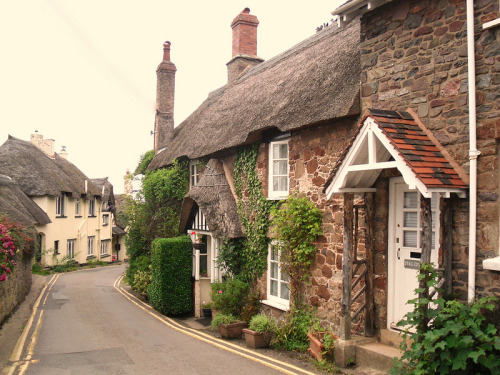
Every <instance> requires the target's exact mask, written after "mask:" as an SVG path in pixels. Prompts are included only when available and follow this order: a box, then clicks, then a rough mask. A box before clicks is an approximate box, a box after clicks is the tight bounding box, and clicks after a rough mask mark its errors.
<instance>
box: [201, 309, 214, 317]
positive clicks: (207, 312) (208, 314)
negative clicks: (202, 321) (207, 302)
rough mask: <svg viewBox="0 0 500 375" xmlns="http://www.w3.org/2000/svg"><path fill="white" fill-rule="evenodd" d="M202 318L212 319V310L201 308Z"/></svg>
mask: <svg viewBox="0 0 500 375" xmlns="http://www.w3.org/2000/svg"><path fill="white" fill-rule="evenodd" d="M203 316H204V317H205V318H210V319H212V309H211V308H205V307H204V308H203Z"/></svg>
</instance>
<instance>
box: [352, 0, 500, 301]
mask: <svg viewBox="0 0 500 375" xmlns="http://www.w3.org/2000/svg"><path fill="white" fill-rule="evenodd" d="M474 4H475V20H476V22H475V40H476V43H475V48H476V84H477V113H478V115H477V121H478V124H477V125H478V149H479V150H480V151H481V156H480V157H479V159H478V208H477V209H478V211H477V214H478V219H477V221H478V231H477V233H478V249H477V270H478V271H477V279H476V284H477V291H478V294H479V295H482V294H497V295H500V287H499V281H500V279H499V273H498V272H492V271H488V270H483V269H482V260H483V259H485V258H488V257H492V256H498V255H499V253H498V251H499V250H498V244H499V222H498V217H499V201H498V194H499V191H498V189H499V187H498V185H499V184H498V181H499V175H498V163H499V161H498V138H499V137H500V100H499V97H500V87H499V85H500V74H499V72H500V58H499V55H500V28H499V27H498V26H497V27H496V28H493V29H491V30H483V29H482V24H483V23H484V22H488V21H491V20H493V19H496V18H498V17H499V13H498V1H492V0H478V1H474ZM466 38H467V30H466V2H465V0H439V1H437V0H420V1H415V0H411V1H410V0H402V1H393V2H391V3H390V4H387V5H385V6H381V7H379V8H377V9H375V10H374V11H372V12H368V13H367V14H366V15H365V16H364V17H363V19H362V25H361V66H362V75H361V97H362V107H363V108H377V109H389V110H405V109H406V108H413V109H414V110H415V111H416V112H417V113H418V115H419V117H420V118H421V119H422V121H423V122H424V124H425V125H426V126H427V127H428V128H429V129H430V130H431V131H432V132H433V134H434V136H435V137H436V138H437V139H438V140H439V142H440V143H441V144H442V145H443V146H444V147H445V148H446V149H447V150H448V152H449V153H450V155H451V156H452V157H453V158H454V159H455V160H456V161H457V162H458V163H459V164H460V165H461V166H462V167H463V168H464V170H465V171H466V172H467V173H468V169H469V156H468V149H469V142H468V141H469V130H468V107H467V104H468V103H467V102H468V97H467V88H468V84H467V41H466ZM456 203H457V204H456V205H454V233H453V240H454V249H453V262H454V263H453V269H454V284H453V285H454V292H455V293H456V294H458V295H459V296H461V297H462V298H465V296H466V287H467V277H468V276H467V263H468V242H467V241H468V200H466V199H460V200H457V202H456Z"/></svg>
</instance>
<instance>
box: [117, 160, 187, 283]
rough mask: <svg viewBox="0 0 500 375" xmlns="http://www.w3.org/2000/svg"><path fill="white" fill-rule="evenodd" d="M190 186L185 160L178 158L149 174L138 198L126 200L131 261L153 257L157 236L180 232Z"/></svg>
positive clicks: (168, 235) (127, 244)
mask: <svg viewBox="0 0 500 375" xmlns="http://www.w3.org/2000/svg"><path fill="white" fill-rule="evenodd" d="M188 186H189V171H188V168H187V164H186V163H185V162H182V163H181V162H178V161H176V160H174V162H173V163H172V165H171V166H169V167H168V168H165V169H159V170H155V171H151V172H147V173H146V175H145V177H144V178H143V180H142V190H141V191H140V192H139V194H138V198H137V199H132V198H128V199H127V200H126V201H125V203H124V210H123V214H122V215H123V216H122V219H123V221H124V222H125V223H126V224H127V226H128V234H127V236H126V238H125V245H126V246H127V254H128V256H129V260H130V261H133V260H134V259H135V258H137V257H139V256H142V255H146V256H149V255H150V251H151V244H152V242H153V240H154V239H155V238H158V237H165V238H169V237H174V236H177V235H179V222H180V216H179V215H180V208H181V203H182V199H183V197H184V195H185V194H186V193H187V188H188ZM131 281H133V280H131Z"/></svg>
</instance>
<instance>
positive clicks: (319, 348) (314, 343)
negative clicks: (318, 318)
mask: <svg viewBox="0 0 500 375" xmlns="http://www.w3.org/2000/svg"><path fill="white" fill-rule="evenodd" d="M324 335H325V332H314V333H308V334H307V337H309V349H307V351H308V352H309V353H311V355H312V356H313V357H314V358H316V359H317V360H318V361H321V360H323V352H324V351H325V346H324V345H323V343H322V341H323V336H324Z"/></svg>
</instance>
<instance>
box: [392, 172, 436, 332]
mask: <svg viewBox="0 0 500 375" xmlns="http://www.w3.org/2000/svg"><path fill="white" fill-rule="evenodd" d="M421 197H422V195H421V194H420V192H418V191H417V190H412V189H409V187H408V185H407V184H406V183H405V182H404V181H403V179H402V178H396V179H392V180H391V184H390V200H389V208H390V214H389V215H390V217H389V262H388V281H389V284H388V289H389V290H388V291H389V295H388V297H389V298H388V309H387V314H388V319H387V322H388V328H390V329H398V327H397V326H396V325H397V323H398V322H399V321H400V320H401V319H402V318H403V317H404V316H405V315H406V314H407V313H408V312H410V311H411V310H412V308H413V305H411V304H408V303H407V302H408V301H409V300H411V299H413V298H415V297H416V294H415V292H414V291H415V289H416V288H417V287H418V279H417V273H418V267H419V265H420V258H421V255H422V223H421V217H420V199H421ZM438 203H439V199H438V194H433V195H432V199H431V209H432V249H431V262H433V263H434V264H437V260H438V259H437V258H438V249H437V246H438V244H439V238H438V236H439V208H438Z"/></svg>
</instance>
